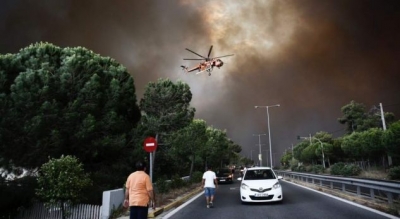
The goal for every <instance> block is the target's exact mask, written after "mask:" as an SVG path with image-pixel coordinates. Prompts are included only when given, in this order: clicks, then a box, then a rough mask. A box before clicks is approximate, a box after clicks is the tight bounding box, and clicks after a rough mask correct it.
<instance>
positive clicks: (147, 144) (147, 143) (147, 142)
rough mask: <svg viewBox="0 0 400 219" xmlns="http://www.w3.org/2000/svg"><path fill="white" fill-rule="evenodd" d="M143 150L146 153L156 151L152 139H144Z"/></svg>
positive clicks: (155, 145) (154, 140)
mask: <svg viewBox="0 0 400 219" xmlns="http://www.w3.org/2000/svg"><path fill="white" fill-rule="evenodd" d="M143 148H144V150H145V151H147V152H149V153H150V152H153V151H155V150H156V149H157V141H156V139H155V138H153V137H148V138H146V139H144V144H143Z"/></svg>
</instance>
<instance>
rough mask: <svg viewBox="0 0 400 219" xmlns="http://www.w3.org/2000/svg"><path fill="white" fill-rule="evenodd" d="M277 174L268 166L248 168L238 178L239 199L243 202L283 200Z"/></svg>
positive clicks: (279, 177)
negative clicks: (239, 182)
mask: <svg viewBox="0 0 400 219" xmlns="http://www.w3.org/2000/svg"><path fill="white" fill-rule="evenodd" d="M280 179H282V176H277V175H276V174H275V172H274V171H273V170H272V169H271V168H269V167H252V168H248V169H247V170H246V172H245V173H244V176H243V177H241V178H238V180H239V181H241V184H240V199H241V200H242V203H244V202H276V201H282V200H283V194H282V187H281V184H280V183H279V180H280Z"/></svg>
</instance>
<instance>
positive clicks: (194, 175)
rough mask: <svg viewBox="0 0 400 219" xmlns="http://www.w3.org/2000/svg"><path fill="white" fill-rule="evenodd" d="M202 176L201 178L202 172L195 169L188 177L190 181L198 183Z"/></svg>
mask: <svg viewBox="0 0 400 219" xmlns="http://www.w3.org/2000/svg"><path fill="white" fill-rule="evenodd" d="M202 178H203V173H202V172H200V171H196V172H193V173H192V177H191V178H190V181H191V182H192V183H199V182H201V180H202Z"/></svg>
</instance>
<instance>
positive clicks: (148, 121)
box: [140, 78, 195, 136]
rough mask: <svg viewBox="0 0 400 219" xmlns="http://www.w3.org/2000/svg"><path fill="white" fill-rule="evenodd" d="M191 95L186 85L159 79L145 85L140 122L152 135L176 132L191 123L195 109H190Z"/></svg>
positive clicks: (180, 82)
mask: <svg viewBox="0 0 400 219" xmlns="http://www.w3.org/2000/svg"><path fill="white" fill-rule="evenodd" d="M191 100H192V93H191V92H190V87H189V85H188V84H186V83H184V82H182V81H178V82H177V83H173V82H172V81H171V80H170V79H161V78H160V79H159V80H158V81H157V82H150V83H148V84H147V86H146V89H145V92H144V94H143V98H142V99H141V100H140V109H141V110H142V112H143V115H142V116H143V117H142V122H143V124H145V125H146V127H147V129H148V130H149V132H150V133H152V135H154V136H155V135H156V134H157V133H170V132H173V131H177V130H179V129H181V128H183V127H185V126H187V125H189V123H190V122H191V121H192V119H193V117H194V113H195V109H194V108H191V107H190V101H191Z"/></svg>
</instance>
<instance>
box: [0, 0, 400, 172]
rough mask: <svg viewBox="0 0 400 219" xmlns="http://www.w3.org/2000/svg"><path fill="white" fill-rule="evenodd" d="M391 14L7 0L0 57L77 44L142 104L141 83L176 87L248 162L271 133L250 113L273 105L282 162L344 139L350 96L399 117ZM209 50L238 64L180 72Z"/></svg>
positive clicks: (269, 2)
mask: <svg viewBox="0 0 400 219" xmlns="http://www.w3.org/2000/svg"><path fill="white" fill-rule="evenodd" d="M399 9H400V7H399V3H398V1H374V0H354V1H347V0H338V1H320V0H308V1H297V0H286V1H277V0H265V1H261V0H260V1H246V2H245V3H244V2H243V1H240V0H232V1H190V0H181V1H178V0H176V1H172V0H171V1H96V0H86V1H80V0H79V1H78V0H71V1H67V0H64V1H51V0H46V1H40V2H32V1H21V0H20V1H5V2H4V3H2V6H1V7H0V39H1V40H0V53H9V52H17V51H18V50H19V49H20V48H22V47H25V46H27V45H29V44H31V43H34V42H38V41H47V42H51V43H54V44H56V45H59V46H62V47H66V46H70V47H74V46H84V47H87V48H89V49H91V50H93V51H94V52H96V53H100V54H101V55H103V56H110V57H113V58H115V59H116V60H117V61H119V62H120V63H122V64H123V65H125V66H126V67H127V68H128V70H129V72H130V73H131V74H132V75H133V77H134V79H135V85H136V88H137V94H138V96H139V98H140V97H141V95H142V93H143V92H144V87H145V86H146V84H147V83H148V82H149V81H155V80H157V79H158V78H160V77H162V78H166V77H169V78H171V79H173V80H183V81H185V82H186V83H188V84H189V85H190V86H191V89H192V93H193V106H194V107H195V108H196V109H197V114H196V117H197V118H202V119H205V120H206V121H207V122H208V124H209V125H213V126H214V127H217V128H220V129H226V130H227V132H228V135H229V137H231V138H232V140H234V141H235V142H237V143H239V144H240V145H241V146H242V147H243V155H246V156H250V153H251V150H254V151H253V158H254V157H255V156H254V155H255V154H256V153H257V152H258V146H256V144H258V138H257V137H253V136H252V135H253V134H258V133H268V129H267V113H266V110H265V109H254V106H255V105H274V104H281V107H279V108H270V109H269V114H270V126H271V140H272V148H273V153H276V154H275V160H278V159H279V158H280V156H281V155H282V152H283V151H284V150H285V149H287V148H289V147H291V144H292V143H293V144H296V143H297V140H296V136H297V135H303V136H307V135H308V134H310V133H311V134H314V133H315V132H317V131H327V132H332V133H333V134H334V135H335V136H339V135H341V134H343V131H340V130H343V129H344V126H342V125H340V124H339V123H338V122H337V118H338V117H340V116H341V112H340V108H341V107H342V106H344V105H345V104H348V103H349V102H350V101H351V100H355V101H357V102H361V103H364V104H365V105H366V106H367V107H372V106H373V105H378V104H379V103H380V102H382V103H383V105H384V110H386V111H390V112H394V113H395V114H396V115H397V116H399V115H400V105H399V103H400V100H399V97H398V93H399V91H400V88H399V86H398V81H399V76H398V74H399V69H400V64H399V62H398V60H397V59H398V58H399V57H400V41H399V40H398V39H400V28H399V27H400V15H399V13H397V12H398V11H399ZM211 45H214V49H213V52H212V56H221V55H226V54H231V53H234V54H235V56H233V57H227V58H224V59H223V60H224V62H225V65H224V66H223V67H222V68H221V69H215V70H214V71H213V72H212V74H213V75H212V76H211V77H209V76H207V74H201V75H195V74H184V73H183V72H181V70H180V67H179V66H180V65H189V66H191V65H195V64H197V63H196V62H195V61H183V58H197V57H196V56H195V55H194V54H192V53H190V52H188V51H186V50H185V48H190V49H192V50H193V51H196V52H197V53H199V54H203V55H206V54H207V52H208V49H209V48H210V46H211ZM396 104H398V105H396ZM385 106H387V107H385ZM261 141H262V142H261V143H262V144H265V146H263V149H262V150H267V149H268V138H267V136H263V137H262V139H261ZM263 154H264V156H265V152H263ZM265 160H266V159H264V163H265ZM276 164H277V163H276Z"/></svg>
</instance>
